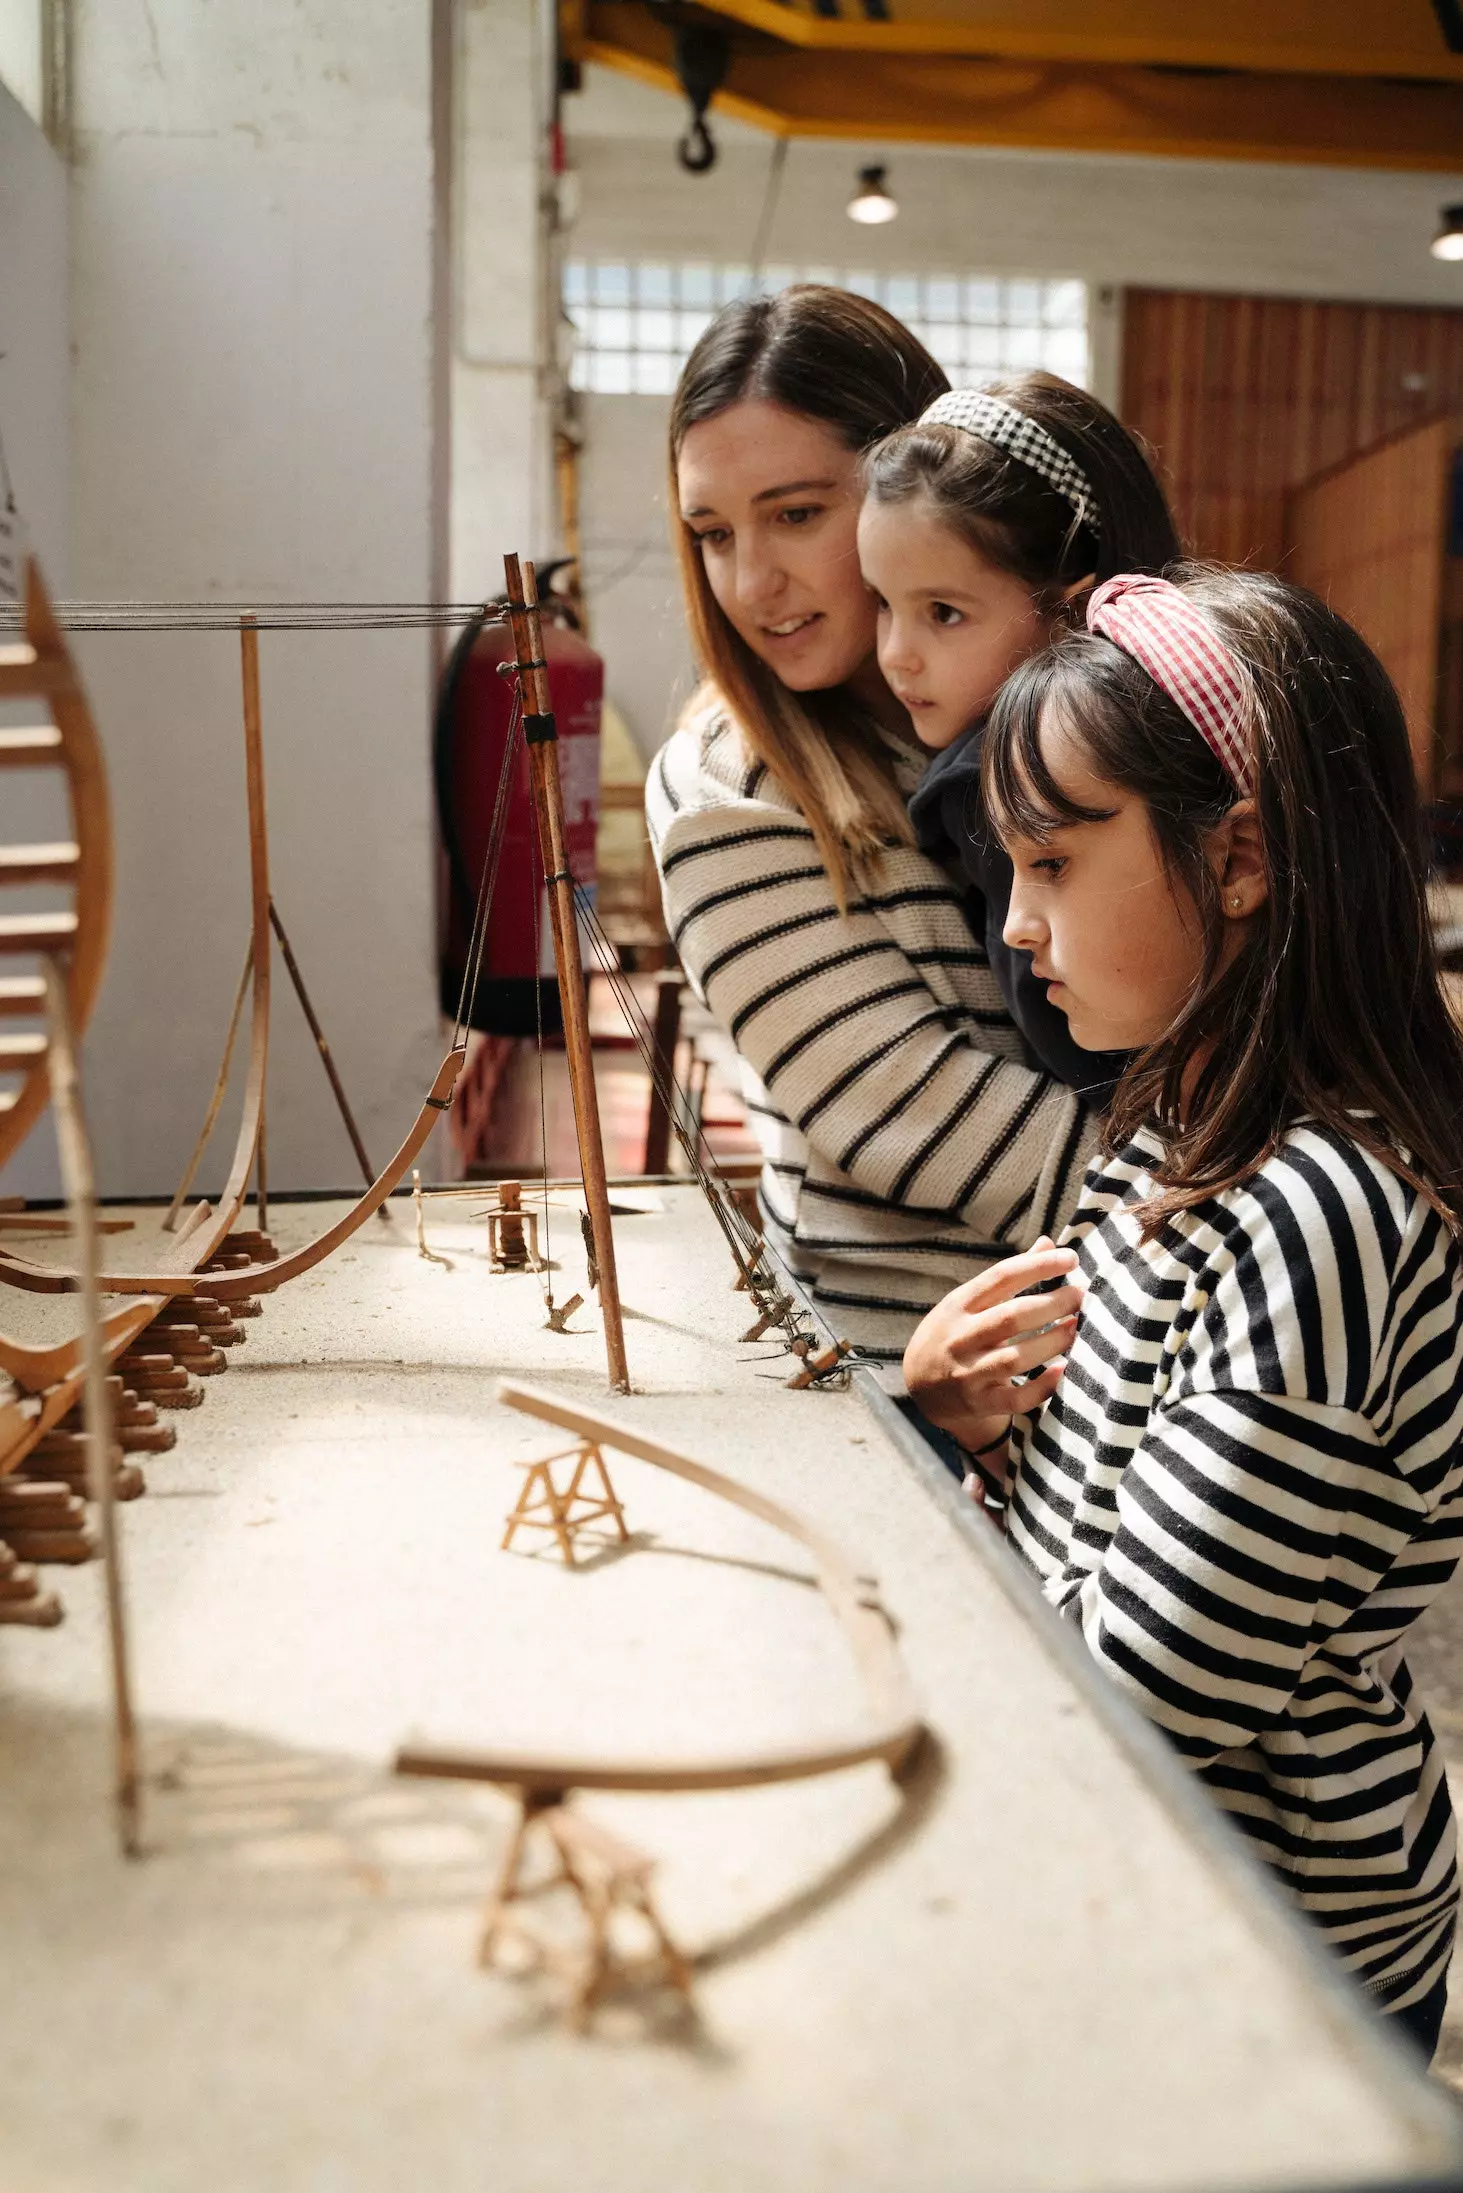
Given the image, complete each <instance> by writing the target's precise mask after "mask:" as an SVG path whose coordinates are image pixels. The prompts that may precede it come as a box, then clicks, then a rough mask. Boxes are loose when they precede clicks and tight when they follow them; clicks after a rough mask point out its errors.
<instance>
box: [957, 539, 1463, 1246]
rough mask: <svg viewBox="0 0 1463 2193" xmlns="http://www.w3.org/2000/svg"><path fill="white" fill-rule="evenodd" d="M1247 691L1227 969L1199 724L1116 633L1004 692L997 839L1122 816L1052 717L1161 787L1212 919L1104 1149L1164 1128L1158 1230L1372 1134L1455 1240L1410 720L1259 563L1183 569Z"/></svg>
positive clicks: (1338, 631)
mask: <svg viewBox="0 0 1463 2193" xmlns="http://www.w3.org/2000/svg"><path fill="white" fill-rule="evenodd" d="M1171 576H1172V577H1173V578H1174V579H1175V581H1176V583H1178V584H1179V585H1181V586H1182V587H1183V590H1184V592H1185V593H1186V594H1187V595H1188V596H1189V599H1190V600H1191V601H1192V602H1193V603H1194V605H1195V607H1196V608H1198V609H1200V610H1202V611H1203V612H1204V614H1205V615H1206V616H1207V617H1208V618H1209V619H1210V621H1211V622H1212V623H1213V625H1214V626H1215V627H1216V629H1217V630H1218V632H1219V633H1220V635H1221V636H1222V638H1223V640H1224V641H1225V644H1226V645H1227V647H1228V649H1229V651H1230V653H1231V654H1232V655H1233V656H1234V658H1235V659H1236V661H1237V662H1238V664H1239V666H1240V670H1241V674H1242V676H1243V678H1244V680H1245V682H1246V685H1247V688H1248V700H1247V711H1246V712H1247V715H1248V717H1249V725H1248V735H1249V736H1250V738H1251V740H1252V742H1253V751H1254V752H1255V754H1256V756H1257V759H1258V793H1257V800H1256V804H1257V811H1258V815H1259V821H1260V831H1261V839H1262V844H1263V851H1264V862H1265V874H1266V883H1267V889H1268V896H1267V898H1266V902H1265V905H1264V907H1263V908H1262V909H1261V910H1260V911H1259V912H1258V913H1257V914H1256V915H1255V916H1254V917H1253V920H1252V922H1251V923H1250V924H1249V925H1248V931H1247V934H1246V935H1245V938H1244V942H1243V944H1242V945H1241V948H1240V950H1239V952H1238V954H1237V956H1236V957H1235V959H1234V960H1233V961H1232V963H1231V964H1230V965H1229V966H1228V967H1227V968H1225V969H1224V970H1223V972H1220V971H1219V962H1220V957H1221V949H1222V944H1223V938H1224V932H1225V924H1224V922H1223V920H1222V917H1221V913H1220V903H1219V900H1220V894H1219V886H1218V882H1217V879H1216V877H1215V875H1214V872H1213V870H1212V869H1211V867H1210V864H1209V861H1208V859H1207V858H1206V850H1207V841H1208V833H1209V832H1210V830H1212V828H1213V826H1214V824H1215V823H1216V822H1217V821H1218V820H1219V819H1220V817H1221V816H1222V815H1223V814H1225V812H1226V811H1227V810H1228V809H1229V808H1230V807H1231V806H1232V805H1233V804H1234V802H1235V800H1236V797H1237V794H1236V792H1235V789H1234V786H1233V784H1232V783H1231V782H1230V780H1229V778H1228V777H1227V776H1226V774H1225V772H1224V770H1223V769H1222V768H1221V767H1220V765H1219V763H1218V761H1216V759H1215V758H1214V756H1213V754H1212V753H1211V752H1210V750H1209V748H1208V747H1207V746H1206V745H1205V743H1204V741H1203V740H1202V739H1201V738H1200V736H1199V734H1198V732H1197V731H1196V730H1195V729H1194V727H1193V725H1192V724H1191V723H1190V722H1189V720H1188V718H1187V717H1186V716H1185V715H1183V714H1182V712H1181V711H1180V710H1179V709H1178V708H1177V707H1176V706H1175V704H1174V703H1173V701H1171V700H1170V699H1169V697H1168V695H1167V694H1166V693H1165V692H1163V690H1162V689H1161V688H1160V687H1159V686H1158V685H1156V684H1155V683H1154V681H1153V679H1152V678H1150V677H1149V675H1148V673H1147V672H1146V671H1145V670H1144V669H1142V668H1141V666H1140V665H1139V664H1138V663H1137V662H1136V661H1135V660H1134V658H1133V657H1132V656H1131V655H1128V654H1125V653H1124V652H1123V651H1122V649H1120V648H1118V647H1116V646H1114V644H1113V643H1112V642H1111V641H1110V640H1106V639H1102V638H1099V637H1097V636H1095V635H1093V634H1091V633H1087V632H1080V633H1072V634H1070V635H1068V636H1066V637H1064V638H1062V639H1061V640H1060V641H1059V642H1058V643H1057V645H1056V646H1055V647H1054V648H1052V649H1050V650H1049V651H1048V652H1047V653H1045V654H1043V655H1040V656H1037V657H1034V658H1033V659H1032V660H1031V661H1030V662H1028V663H1025V664H1024V665H1023V666H1022V667H1021V668H1020V669H1019V670H1017V672H1016V673H1015V675H1014V676H1013V677H1012V678H1011V679H1010V681H1009V683H1008V684H1007V685H1005V686H1004V687H1003V688H1002V691H1001V693H1000V695H999V696H998V698H997V700H996V704H995V707H994V710H993V711H992V714H991V718H990V722H989V725H988V727H987V731H986V738H985V746H984V753H983V757H982V766H983V779H982V784H983V790H984V793H985V797H986V801H987V804H988V808H989V812H990V814H991V815H992V817H993V819H994V821H995V824H996V828H997V830H998V831H999V832H1000V833H1001V835H1002V836H1004V837H1007V838H1010V837H1012V836H1019V837H1023V838H1034V839H1036V840H1038V841H1040V840H1042V839H1043V838H1045V837H1049V836H1050V835H1051V833H1052V832H1053V831H1054V830H1056V829H1059V828H1061V827H1062V826H1063V825H1065V824H1071V823H1083V822H1100V821H1102V820H1104V819H1105V816H1106V814H1107V813H1108V812H1110V810H1104V809H1101V808H1089V807H1081V806H1078V805H1076V804H1075V803H1074V802H1073V801H1072V800H1071V799H1069V798H1068V797H1067V796H1066V795H1065V794H1064V793H1063V792H1062V790H1061V788H1060V786H1059V785H1058V784H1057V782H1056V780H1055V779H1054V777H1053V775H1052V772H1051V769H1050V767H1049V766H1048V764H1047V761H1046V759H1045V756H1044V755H1043V752H1042V744H1041V733H1042V728H1043V726H1044V725H1048V726H1049V725H1051V724H1052V723H1053V722H1055V723H1058V724H1060V725H1061V726H1062V728H1063V729H1064V730H1065V731H1066V732H1067V733H1068V735H1069V736H1071V737H1072V738H1074V739H1075V740H1076V742H1077V744H1078V746H1079V747H1080V749H1081V750H1082V752H1083V753H1084V755H1085V757H1086V759H1087V761H1088V763H1089V765H1090V767H1091V769H1092V771H1093V773H1094V774H1095V775H1096V776H1097V777H1099V778H1101V779H1102V780H1103V781H1104V782H1105V783H1108V784H1112V785H1116V786H1119V787H1121V788H1122V789H1123V790H1124V791H1128V792H1133V793H1136V794H1137V795H1138V797H1139V798H1140V799H1142V800H1143V801H1145V802H1146V804H1147V807H1148V811H1149V815H1150V817H1151V820H1152V827H1153V831H1154V835H1155V837H1156V838H1157V841H1158V844H1159V847H1160V849H1161V851H1162V854H1163V859H1164V862H1165V865H1166V867H1167V868H1168V871H1169V874H1170V876H1171V878H1172V879H1173V881H1174V882H1175V883H1176V884H1177V885H1179V886H1181V887H1182V889H1183V890H1184V891H1185V892H1186V893H1187V894H1188V896H1189V897H1190V898H1191V899H1192V900H1193V902H1194V904H1195V905H1196V907H1197V908H1198V910H1199V914H1200V918H1201V920H1202V923H1203V933H1204V963H1203V969H1202V973H1201V976H1200V979H1199V981H1198V982H1197V983H1196V985H1195V988H1194V992H1193V994H1192V996H1191V997H1190V998H1189V1000H1188V1001H1187V1003H1186V1004H1185V1005H1184V1006H1183V1008H1182V1009H1181V1011H1180V1013H1179V1015H1178V1017H1177V1019H1176V1020H1175V1022H1174V1024H1173V1026H1172V1027H1171V1028H1169V1029H1168V1030H1167V1032H1166V1033H1165V1034H1164V1035H1163V1036H1162V1037H1161V1038H1160V1039H1159V1041H1158V1042H1156V1043H1154V1044H1152V1045H1151V1046H1150V1047H1149V1048H1148V1049H1147V1050H1145V1051H1143V1052H1141V1053H1140V1054H1139V1056H1138V1057H1137V1058H1136V1059H1135V1060H1134V1062H1133V1063H1132V1065H1131V1066H1130V1067H1129V1069H1128V1071H1127V1073H1126V1074H1125V1075H1124V1077H1123V1079H1122V1081H1121V1082H1120V1083H1119V1085H1118V1089H1117V1094H1116V1096H1115V1098H1114V1101H1113V1106H1112V1110H1111V1112H1110V1114H1109V1116H1108V1121H1107V1125H1106V1129H1105V1144H1106V1147H1107V1148H1108V1149H1109V1150H1110V1151H1111V1150H1114V1149H1116V1148H1118V1147H1120V1146H1121V1145H1122V1144H1123V1143H1124V1142H1125V1141H1126V1140H1128V1139H1129V1138H1130V1137H1131V1135H1132V1134H1133V1133H1134V1132H1135V1131H1136V1130H1137V1129H1138V1128H1139V1127H1140V1126H1142V1125H1143V1124H1144V1123H1145V1122H1146V1121H1156V1122H1157V1125H1158V1127H1159V1129H1160V1131H1161V1132H1162V1134H1163V1136H1164V1139H1165V1142H1166V1149H1165V1153H1164V1157H1163V1160H1162V1162H1161V1164H1160V1165H1159V1166H1158V1167H1157V1168H1156V1171H1155V1177H1156V1180H1157V1183H1158V1186H1157V1190H1156V1192H1155V1194H1154V1195H1153V1197H1152V1198H1151V1199H1150V1200H1149V1201H1148V1203H1147V1204H1146V1205H1145V1206H1144V1209H1143V1214H1142V1215H1143V1218H1144V1221H1145V1224H1146V1225H1147V1227H1148V1230H1149V1232H1150V1233H1151V1232H1153V1231H1156V1230H1157V1228H1158V1226H1159V1225H1160V1224H1161V1223H1162V1221H1163V1219H1164V1218H1165V1216H1167V1215H1168V1214H1169V1213H1170V1212H1174V1211H1180V1210H1189V1209H1192V1208H1194V1207H1195V1206H1196V1205H1197V1204H1200V1203H1202V1202H1203V1201H1204V1199H1205V1198H1206V1197H1209V1196H1211V1195H1215V1194H1217V1193H1219V1192H1220V1191H1221V1190H1223V1189H1225V1188H1229V1187H1233V1186H1234V1185H1235V1184H1236V1183H1238V1182H1240V1181H1243V1180H1245V1179H1247V1178H1248V1177H1249V1176H1250V1175H1251V1174H1253V1173H1254V1172H1255V1171H1256V1170H1257V1169H1258V1168H1259V1167H1260V1166H1261V1165H1263V1164H1264V1163H1265V1161H1266V1159H1267V1158H1269V1157H1270V1156H1272V1155H1273V1154H1274V1152H1275V1151H1276V1150H1277V1149H1278V1147H1279V1145H1280V1143H1281V1141H1282V1139H1283V1138H1284V1136H1285V1134H1286V1132H1287V1131H1288V1129H1290V1128H1291V1127H1293V1126H1294V1125H1295V1124H1296V1122H1297V1121H1299V1120H1302V1119H1311V1120H1315V1121H1317V1122H1319V1123H1321V1124H1322V1125H1324V1126H1327V1127H1330V1128H1333V1129H1334V1130H1335V1131H1336V1132H1337V1133H1339V1134H1342V1135H1345V1136H1347V1137H1349V1138H1350V1139H1351V1140H1352V1141H1354V1142H1358V1143H1360V1144H1361V1145H1362V1146H1363V1147H1364V1148H1365V1149H1368V1150H1370V1151H1371V1152H1372V1154H1373V1155H1374V1156H1376V1157H1378V1158H1380V1159H1382V1160H1383V1162H1384V1163H1386V1164H1387V1165H1389V1166H1390V1167H1391V1168H1392V1170H1393V1171H1394V1172H1396V1173H1398V1174H1400V1175H1401V1177H1402V1178H1403V1179H1404V1180H1407V1181H1409V1182H1410V1183H1411V1184H1412V1185H1413V1186H1414V1187H1415V1188H1416V1189H1417V1190H1418V1191H1419V1193H1420V1194H1421V1195H1423V1196H1424V1197H1425V1199H1426V1200H1427V1202H1428V1203H1430V1204H1431V1205H1432V1206H1433V1208H1434V1209H1435V1210H1437V1211H1438V1212H1439V1213H1440V1214H1441V1215H1442V1217H1443V1218H1444V1219H1445V1220H1446V1221H1447V1223H1448V1226H1449V1227H1450V1229H1451V1230H1452V1231H1453V1232H1454V1233H1457V1234H1463V1033H1460V1030H1459V1027H1458V1025H1457V1023H1456V1022H1455V1021H1454V1019H1453V1016H1452V1013H1451V1012H1450V1011H1449V1008H1448V1004H1447V1001H1446V999H1445V997H1444V994H1443V989H1442V984H1441V981H1440V978H1439V973H1438V965H1437V958H1436V954H1435V951H1434V947H1433V940H1432V930H1431V924H1430V922H1429V919H1428V908H1427V894H1426V862H1425V859H1424V853H1423V830H1422V819H1421V813H1420V809H1419V803H1418V797H1417V784H1416V778H1415V776H1414V773H1413V766H1412V755H1411V750H1410V748H1409V745H1408V738H1407V725H1406V722H1405V720H1404V717H1403V714H1402V707H1401V703H1400V702H1399V701H1398V698H1397V695H1396V692H1395V690H1394V688H1393V686H1392V682H1391V680H1390V678H1389V677H1388V676H1387V673H1386V671H1385V670H1384V669H1383V668H1382V666H1381V664H1380V663H1379V662H1378V661H1377V658H1376V656H1375V655H1374V654H1373V653H1372V651H1371V649H1370V648H1369V647H1368V646H1367V644H1366V642H1365V641H1364V640H1363V639H1362V638H1361V636H1360V634H1359V633H1357V632H1355V631H1353V630H1352V628H1351V626H1350V625H1349V624H1347V623H1345V622H1344V620H1343V619H1342V618H1340V617H1338V616H1337V615H1336V614H1335V613H1334V611H1332V610H1330V609H1328V608H1327V607H1326V605H1325V603H1324V602H1321V601H1318V600H1317V599H1316V597H1315V596H1314V595H1313V594H1308V593H1306V592H1305V591H1304V590H1303V589H1302V588H1300V587H1296V586H1287V585H1286V584H1285V583H1284V582H1283V581H1282V580H1280V579H1276V578H1272V577H1270V576H1269V575H1268V574H1266V573H1263V572H1256V571H1221V570H1216V569H1212V568H1205V567H1201V566H1194V565H1190V566H1188V567H1185V568H1182V569H1180V570H1178V571H1175V572H1174V573H1172V574H1171Z"/></svg>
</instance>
